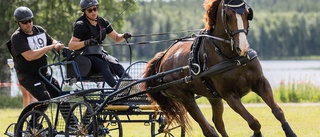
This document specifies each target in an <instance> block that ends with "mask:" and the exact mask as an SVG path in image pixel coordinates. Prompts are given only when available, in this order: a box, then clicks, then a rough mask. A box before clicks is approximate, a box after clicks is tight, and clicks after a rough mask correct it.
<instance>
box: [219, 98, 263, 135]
mask: <svg viewBox="0 0 320 137" xmlns="http://www.w3.org/2000/svg"><path fill="white" fill-rule="evenodd" d="M224 99H225V101H226V102H227V103H228V105H229V106H230V107H231V108H232V109H233V110H234V111H235V112H237V113H238V114H239V115H240V116H241V117H242V118H243V119H245V120H246V121H247V123H248V125H249V127H250V128H251V129H252V130H253V131H254V133H253V135H252V136H251V137H262V134H261V131H260V129H261V125H260V123H259V121H258V120H257V119H256V118H254V117H253V116H252V115H251V114H250V113H249V112H248V110H247V109H246V108H245V107H244V106H243V104H242V103H241V100H240V98H239V97H236V96H233V95H230V96H228V97H226V98H224Z"/></svg>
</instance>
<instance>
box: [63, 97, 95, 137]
mask: <svg viewBox="0 0 320 137" xmlns="http://www.w3.org/2000/svg"><path fill="white" fill-rule="evenodd" d="M65 136H66V137H69V136H93V137H97V136H98V125H97V120H96V116H95V114H94V111H93V109H92V107H91V106H90V105H89V104H87V103H85V102H78V103H76V104H74V105H73V106H72V107H71V109H70V112H69V114H68V117H67V121H66V126H65Z"/></svg>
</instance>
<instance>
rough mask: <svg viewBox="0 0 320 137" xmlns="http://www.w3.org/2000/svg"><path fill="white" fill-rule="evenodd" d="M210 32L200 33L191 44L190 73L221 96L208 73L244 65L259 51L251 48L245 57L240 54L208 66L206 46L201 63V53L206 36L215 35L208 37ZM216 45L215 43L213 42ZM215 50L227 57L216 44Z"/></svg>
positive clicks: (214, 93) (215, 94)
mask: <svg viewBox="0 0 320 137" xmlns="http://www.w3.org/2000/svg"><path fill="white" fill-rule="evenodd" d="M208 36H210V35H208V32H202V34H200V35H198V36H197V37H196V39H195V40H194V42H193V43H192V46H191V51H190V54H189V68H190V69H189V70H190V75H193V76H196V77H199V78H201V80H202V83H203V84H204V85H205V86H206V87H207V90H209V91H210V92H211V93H212V94H213V95H214V96H215V97H217V98H221V96H220V95H219V93H218V92H217V91H216V89H215V88H214V85H212V84H210V83H213V82H212V81H211V80H210V79H209V78H208V77H207V75H206V74H208V75H213V74H219V73H222V72H226V71H229V70H231V69H233V68H235V67H237V66H240V65H244V64H246V63H247V62H249V61H251V60H252V59H254V58H256V57H257V53H256V52H255V51H254V50H252V49H250V50H249V51H247V55H246V56H245V57H242V56H239V57H236V58H232V59H230V58H227V59H228V60H227V61H224V62H220V63H218V64H216V65H213V66H211V67H208V66H207V60H208V58H207V51H206V48H205V47H203V54H202V56H203V64H202V65H201V60H200V59H201V58H200V56H201V54H200V47H201V46H202V45H203V41H204V39H205V38H213V39H215V37H208ZM213 45H214V46H215V44H213ZM215 51H216V52H217V54H218V55H220V56H222V57H224V58H226V57H225V56H224V55H223V54H222V53H221V51H220V49H219V48H217V46H215Z"/></svg>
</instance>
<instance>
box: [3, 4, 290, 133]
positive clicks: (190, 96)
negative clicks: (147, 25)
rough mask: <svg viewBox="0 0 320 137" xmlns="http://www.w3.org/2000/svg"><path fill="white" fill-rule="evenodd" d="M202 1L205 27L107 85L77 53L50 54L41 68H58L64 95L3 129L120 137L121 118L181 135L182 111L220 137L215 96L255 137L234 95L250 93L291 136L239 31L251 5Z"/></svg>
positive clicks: (244, 29) (253, 124) (252, 121)
mask: <svg viewBox="0 0 320 137" xmlns="http://www.w3.org/2000/svg"><path fill="white" fill-rule="evenodd" d="M203 5H204V7H205V10H206V12H205V16H204V21H205V31H202V32H201V33H198V34H195V35H192V38H179V39H177V40H176V41H175V42H174V43H173V44H172V45H171V46H170V47H169V48H168V49H167V50H165V51H163V52H159V53H157V54H156V55H155V57H154V58H153V59H151V60H150V61H148V62H146V61H137V62H134V63H132V64H131V65H130V66H129V67H128V68H127V69H126V72H127V73H129V74H130V75H131V76H132V77H131V78H126V77H120V78H117V77H115V78H116V79H117V81H118V85H117V86H116V87H115V88H110V87H107V85H106V84H105V83H104V82H101V77H100V78H99V75H95V74H91V73H90V68H85V69H83V68H80V67H81V66H90V65H88V64H90V63H88V62H86V60H87V59H85V58H84V57H81V56H78V58H75V59H74V60H71V61H68V60H66V61H60V59H59V57H60V54H59V53H56V56H57V57H58V60H59V61H58V62H57V63H53V64H51V65H48V66H44V67H49V70H51V74H53V71H52V70H53V69H52V67H53V66H56V68H57V69H54V70H60V74H61V78H63V79H62V80H61V83H62V84H61V89H63V90H66V91H64V92H63V93H65V95H63V96H60V97H57V98H53V99H51V100H47V101H40V102H35V103H32V104H30V105H29V106H27V107H26V108H25V109H24V110H23V111H22V113H21V115H20V116H19V118H18V121H17V123H13V124H12V125H10V126H9V127H8V128H7V131H6V133H5V134H6V135H8V136H18V137H20V136H95V137H97V136H119V137H121V136H123V134H124V133H123V130H122V123H123V122H141V123H143V124H144V125H150V129H151V134H150V135H151V136H152V137H154V136H160V135H161V136H162V135H163V134H164V135H165V136H166V135H169V136H181V137H184V136H185V132H186V130H187V129H188V127H190V125H189V121H188V118H187V115H186V114H187V113H189V114H190V116H191V117H192V118H193V119H194V120H195V121H196V122H197V123H198V124H199V126H200V127H201V129H202V132H203V135H204V136H208V137H218V136H219V135H218V134H220V135H221V136H223V137H227V136H228V134H227V132H226V130H225V127H224V122H223V119H222V113H223V103H222V99H223V100H225V101H226V102H227V104H228V105H229V106H230V107H231V108H232V109H233V110H234V111H235V112H237V113H238V114H239V115H240V116H242V118H244V119H245V120H246V121H247V123H248V125H249V127H250V128H251V129H252V130H253V135H252V137H261V136H262V133H261V131H260V129H261V125H260V123H259V121H258V120H257V119H256V118H254V117H253V116H252V115H251V114H250V113H249V112H248V111H247V110H246V108H245V107H244V106H243V105H242V103H241V100H240V99H241V98H242V97H243V96H244V95H246V94H247V93H248V92H249V91H253V92H255V93H256V94H257V95H259V96H260V97H261V98H262V99H263V100H264V101H265V102H266V104H267V105H268V106H269V107H270V108H271V109H272V113H273V114H274V116H275V117H276V118H277V119H278V120H279V121H280V123H281V125H282V128H283V130H284V132H285V135H286V136H287V137H296V134H295V133H294V131H293V130H292V129H291V127H290V126H289V124H288V122H287V121H286V119H285V116H284V113H283V111H282V110H281V108H280V107H279V106H278V105H277V103H276V102H275V101H274V99H273V95H272V89H271V87H270V84H269V82H268V80H267V79H266V78H265V77H264V75H263V72H262V69H261V65H260V62H259V59H258V58H257V53H256V52H255V51H254V50H252V49H250V47H249V43H248V41H247V36H246V35H247V33H248V28H249V22H248V21H249V20H252V17H253V11H252V9H251V8H250V7H249V6H248V5H247V3H246V2H245V1H244V0H205V2H204V4H203ZM82 63H83V64H82ZM79 64H80V65H79ZM81 64H82V65H81ZM63 67H67V69H66V70H67V72H64V71H63V70H64V69H62V68H63ZM142 72H143V75H141V74H142ZM47 80H48V81H49V82H50V79H47ZM57 90H58V89H57ZM196 95H200V96H203V97H206V98H207V99H208V101H209V103H210V105H211V106H212V113H213V114H212V121H213V123H214V125H215V128H214V127H213V126H211V125H210V124H209V122H208V121H207V120H206V119H205V117H204V116H203V114H202V112H201V111H200V108H199V107H198V106H197V104H196V102H195V99H196ZM43 106H46V108H47V110H46V111H45V112H44V113H43V112H41V111H38V110H36V108H37V107H43ZM132 115H139V116H142V115H145V116H146V117H147V119H131V118H130V116H132ZM35 117H36V118H35ZM124 118H126V119H124ZM216 130H217V131H218V133H217V131H216Z"/></svg>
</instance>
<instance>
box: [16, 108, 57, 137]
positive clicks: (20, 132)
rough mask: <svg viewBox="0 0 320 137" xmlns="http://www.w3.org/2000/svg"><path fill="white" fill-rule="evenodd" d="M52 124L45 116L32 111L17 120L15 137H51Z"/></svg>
mask: <svg viewBox="0 0 320 137" xmlns="http://www.w3.org/2000/svg"><path fill="white" fill-rule="evenodd" d="M52 130H53V129H52V124H51V122H50V120H49V118H48V116H47V115H46V114H44V113H43V112H40V111H38V110H32V111H29V112H28V113H26V114H25V115H23V117H22V118H21V119H20V120H19V122H18V124H17V127H16V133H15V137H52V136H53V135H52Z"/></svg>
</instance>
